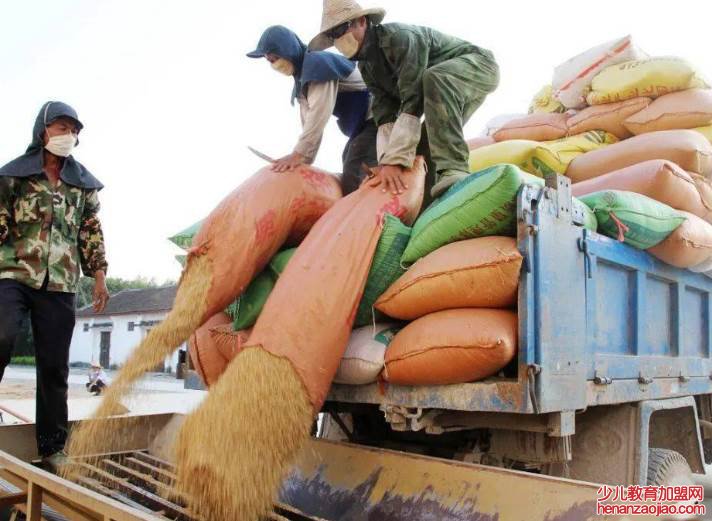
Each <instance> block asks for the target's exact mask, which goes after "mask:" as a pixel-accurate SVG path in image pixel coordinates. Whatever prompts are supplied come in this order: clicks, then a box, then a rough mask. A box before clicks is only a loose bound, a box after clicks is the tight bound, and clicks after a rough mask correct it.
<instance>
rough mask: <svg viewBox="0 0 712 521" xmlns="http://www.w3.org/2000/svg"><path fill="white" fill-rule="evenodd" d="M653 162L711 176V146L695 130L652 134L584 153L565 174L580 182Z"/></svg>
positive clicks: (665, 131) (664, 131)
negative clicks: (662, 161) (668, 164)
mask: <svg viewBox="0 0 712 521" xmlns="http://www.w3.org/2000/svg"><path fill="white" fill-rule="evenodd" d="M650 159H667V160H669V161H672V162H673V163H675V164H677V165H678V166H679V167H680V168H682V169H683V170H687V171H688V172H695V173H697V174H702V175H704V176H706V177H710V176H711V175H712V145H711V144H710V142H709V141H707V139H705V137H704V136H703V135H702V134H700V133H699V132H696V131H694V130H662V131H660V132H650V133H648V134H641V135H639V136H635V137H632V138H630V139H625V140H623V141H619V142H618V143H614V144H613V145H609V146H607V147H604V148H600V149H598V150H593V151H591V152H587V153H586V154H581V155H580V156H578V157H577V158H575V159H574V160H573V161H572V162H571V164H570V165H569V167H568V169H567V170H566V175H567V176H568V177H570V178H571V180H572V181H573V182H574V183H580V182H581V181H586V180H587V179H592V178H594V177H598V176H600V175H603V174H607V173H609V172H612V171H614V170H619V169H621V168H625V167H627V166H631V165H635V164H636V163H642V162H643V161H648V160H650Z"/></svg>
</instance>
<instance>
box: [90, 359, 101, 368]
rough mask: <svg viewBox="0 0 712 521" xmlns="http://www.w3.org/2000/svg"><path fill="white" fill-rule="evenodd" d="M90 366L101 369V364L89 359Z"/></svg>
mask: <svg viewBox="0 0 712 521" xmlns="http://www.w3.org/2000/svg"><path fill="white" fill-rule="evenodd" d="M91 366H92V367H95V368H97V369H101V365H100V364H99V362H95V361H94V360H92V361H91Z"/></svg>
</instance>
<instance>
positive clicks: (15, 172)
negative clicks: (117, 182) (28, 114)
mask: <svg viewBox="0 0 712 521" xmlns="http://www.w3.org/2000/svg"><path fill="white" fill-rule="evenodd" d="M59 117H67V118H71V119H73V120H74V121H76V123H77V127H78V129H79V130H81V129H82V128H83V125H82V123H81V121H80V120H79V116H77V112H76V111H75V110H74V109H73V108H72V107H70V106H69V105H67V104H66V103H62V102H61V101H48V102H47V103H45V104H44V105H42V108H41V109H40V112H39V114H37V118H36V119H35V126H34V127H33V129H32V142H31V143H30V146H28V147H27V150H26V151H25V153H24V154H23V155H21V156H20V157H18V158H16V159H13V160H12V161H10V162H9V163H7V164H6V165H4V166H3V167H0V176H8V177H29V176H31V175H37V174H41V173H42V167H43V164H42V151H43V150H44V143H43V141H42V135H43V133H44V129H45V127H46V126H47V125H49V124H50V123H52V122H53V121H54V120H55V119H57V118H59ZM59 177H60V178H61V179H62V181H63V182H65V183H67V184H68V185H72V186H76V187H78V188H84V189H87V190H101V189H102V188H103V187H104V185H102V184H101V183H100V182H99V180H98V179H96V178H95V177H94V176H93V175H92V174H91V172H89V170H87V169H86V168H85V167H84V165H82V164H81V163H80V162H79V161H77V160H76V159H74V157H72V156H71V155H70V156H69V157H67V158H65V159H64V166H63V167H62V171H61V172H60V174H59Z"/></svg>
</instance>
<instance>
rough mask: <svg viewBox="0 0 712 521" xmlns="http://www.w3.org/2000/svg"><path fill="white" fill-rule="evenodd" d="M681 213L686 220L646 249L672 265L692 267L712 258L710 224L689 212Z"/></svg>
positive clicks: (711, 230)
mask: <svg viewBox="0 0 712 521" xmlns="http://www.w3.org/2000/svg"><path fill="white" fill-rule="evenodd" d="M682 213H683V214H685V217H687V220H686V221H685V222H684V223H682V224H681V225H680V226H678V227H677V229H676V230H675V231H674V232H672V233H671V234H670V235H668V237H667V239H665V240H664V241H662V242H661V243H659V244H656V245H655V246H653V247H652V248H649V249H648V250H647V251H648V253H650V254H651V255H653V256H654V257H657V258H658V259H660V260H661V261H663V262H666V263H668V264H670V265H672V266H676V267H678V268H692V267H694V266H698V265H700V264H702V263H704V262H707V261H708V260H710V259H711V258H712V224H710V223H708V222H706V221H703V220H702V219H700V218H699V217H697V216H696V215H692V214H691V213H687V212H682Z"/></svg>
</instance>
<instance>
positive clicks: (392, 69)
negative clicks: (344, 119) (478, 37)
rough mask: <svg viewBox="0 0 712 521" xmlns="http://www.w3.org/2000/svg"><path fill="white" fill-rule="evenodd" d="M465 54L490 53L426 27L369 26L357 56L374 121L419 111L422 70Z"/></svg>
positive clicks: (391, 119)
mask: <svg viewBox="0 0 712 521" xmlns="http://www.w3.org/2000/svg"><path fill="white" fill-rule="evenodd" d="M466 54H485V55H487V56H489V57H491V56H492V53H490V52H489V51H487V50H486V49H482V48H480V47H477V46H476V45H473V44H471V43H469V42H466V41H464V40H460V39H459V38H455V37H454V36H448V35H446V34H443V33H441V32H438V31H436V30H434V29H430V28H428V27H421V26H418V25H406V24H398V23H390V24H383V25H376V26H374V27H370V28H369V29H368V32H367V33H366V43H365V44H364V45H363V48H362V49H361V50H360V51H359V54H358V56H357V58H358V60H359V62H358V67H359V69H360V70H361V74H362V76H363V80H364V82H365V83H366V86H367V87H368V89H369V90H370V91H371V94H372V95H373V107H372V110H373V117H374V120H375V121H376V125H378V126H381V125H383V124H386V123H392V122H394V121H395V120H396V118H397V117H398V116H399V115H400V114H402V113H405V114H410V115H412V116H416V117H420V116H422V115H423V73H424V72H425V70H426V69H428V68H430V67H433V66H435V65H438V64H440V63H442V62H444V61H447V60H450V59H452V58H457V57H458V56H464V55H466Z"/></svg>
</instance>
